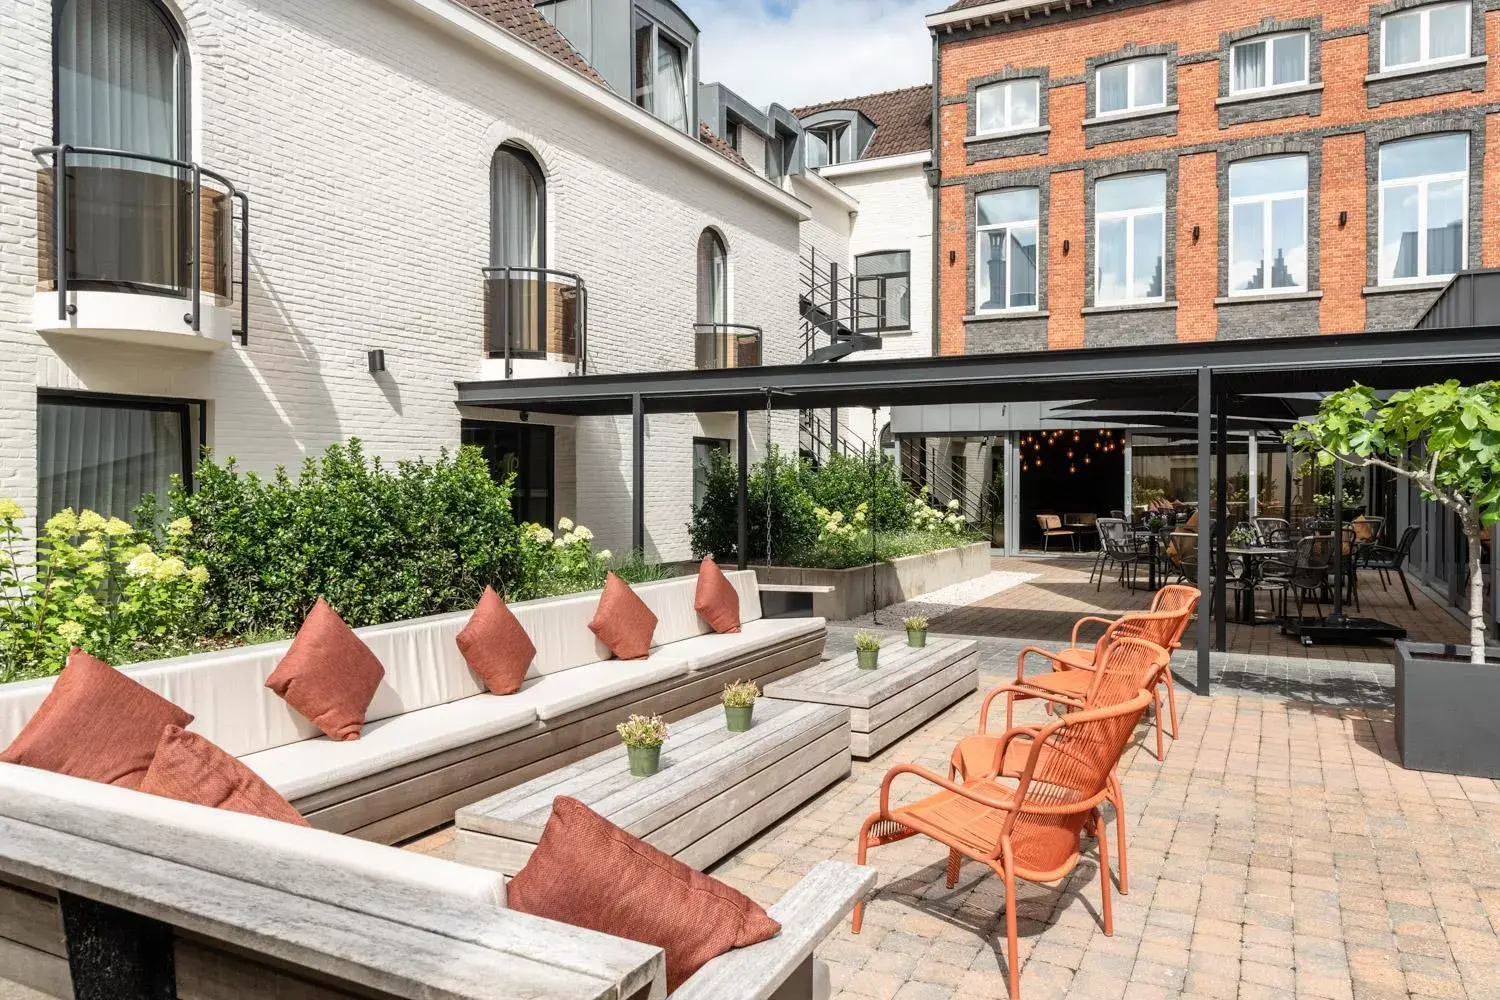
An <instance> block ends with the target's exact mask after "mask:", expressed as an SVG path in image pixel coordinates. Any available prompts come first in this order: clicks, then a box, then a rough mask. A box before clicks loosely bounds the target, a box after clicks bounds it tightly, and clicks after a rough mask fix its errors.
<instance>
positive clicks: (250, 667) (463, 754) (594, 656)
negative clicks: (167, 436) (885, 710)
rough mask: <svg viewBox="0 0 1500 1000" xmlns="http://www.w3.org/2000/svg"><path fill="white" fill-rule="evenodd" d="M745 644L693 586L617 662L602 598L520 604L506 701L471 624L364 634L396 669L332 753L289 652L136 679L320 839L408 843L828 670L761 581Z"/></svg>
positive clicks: (22, 709)
mask: <svg viewBox="0 0 1500 1000" xmlns="http://www.w3.org/2000/svg"><path fill="white" fill-rule="evenodd" d="M726 575H727V576H728V578H729V580H730V581H731V583H733V585H734V587H735V590H736V591H737V593H738V594H739V599H740V617H741V622H742V625H741V629H742V630H741V632H739V633H737V634H731V635H718V634H715V633H713V632H712V631H710V629H709V628H708V626H707V625H706V624H705V623H704V622H703V620H702V619H701V618H699V616H698V614H697V613H696V611H694V609H693V599H694V593H695V589H696V584H697V580H696V577H684V578H680V579H676V580H668V581H664V582H661V583H651V584H644V585H641V586H638V587H636V588H635V590H636V592H637V593H638V594H639V595H640V596H641V598H642V600H644V601H645V603H646V604H647V605H648V606H649V607H650V608H651V610H652V611H653V612H654V613H655V614H656V616H657V618H658V619H659V623H658V625H657V628H656V633H655V638H654V642H653V646H652V650H651V655H650V656H649V657H648V658H647V659H644V660H630V661H625V660H617V659H612V658H611V656H610V653H609V651H608V649H607V648H606V647H605V646H604V645H603V644H601V643H600V642H599V641H598V639H597V638H595V636H594V634H593V633H592V632H591V631H590V630H589V628H588V623H589V621H590V620H591V619H592V618H593V616H594V612H595V609H596V607H597V605H598V601H599V594H598V592H592V593H586V594H578V595H574V596H570V597H565V598H555V599H548V600H541V601H530V602H525V603H518V604H515V605H512V610H513V611H514V612H515V614H516V617H517V618H518V619H519V620H520V622H521V624H522V625H523V626H524V627H525V628H526V631H527V633H528V634H529V635H530V636H531V638H532V640H533V642H534V643H535V645H536V648H537V656H536V660H535V662H534V663H533V664H532V667H531V670H530V673H529V674H528V675H527V680H526V681H525V683H524V685H523V686H522V689H521V690H520V691H519V692H517V693H516V694H513V695H506V696H495V695H492V694H489V693H487V692H486V691H485V689H484V687H483V685H482V684H481V683H480V681H479V680H478V679H477V678H476V677H475V675H474V674H473V673H472V672H471V671H470V669H469V667H468V665H467V664H466V663H465V661H464V658H463V656H462V655H461V653H460V652H459V649H458V647H457V644H456V642H455V637H456V636H457V635H458V633H459V632H460V631H461V630H462V629H463V627H464V626H465V625H466V624H467V623H468V620H469V614H468V613H467V612H465V613H460V614H450V615H441V616H436V617H430V618H422V619H416V620H413V621H406V622H398V623H394V624H389V625H378V626H373V627H370V628H363V629H358V630H356V631H357V633H358V635H359V636H360V638H361V639H362V640H364V642H365V644H366V645H368V646H369V647H370V649H371V650H372V651H373V652H374V653H375V655H376V656H377V657H378V658H379V659H380V661H381V663H382V665H383V666H384V667H385V679H384V680H383V681H382V682H381V685H380V688H379V690H378V691H377V692H376V695H375V699H374V701H373V702H372V704H371V705H370V708H369V711H368V713H367V714H366V720H367V721H366V725H365V727H364V731H363V734H362V736H361V738H360V739H359V740H357V741H353V742H346V743H340V742H334V741H331V740H329V739H327V738H326V737H323V736H322V735H321V734H320V733H319V731H318V730H317V728H316V727H315V726H313V725H312V724H311V723H309V722H308V721H307V720H306V719H304V718H302V717H301V716H300V715H299V714H298V713H297V712H295V711H294V710H292V709H291V708H290V707H289V706H288V705H287V704H286V703H285V702H283V701H282V700H281V699H280V698H279V697H277V696H276V695H275V694H274V693H272V692H271V691H269V690H268V689H267V688H266V687H265V681H266V678H267V677H268V676H269V675H270V673H271V672H272V671H273V670H274V669H275V668H276V665H277V664H278V663H279V662H280V661H281V659H282V657H283V656H284V655H285V654H286V651H287V648H288V644H287V643H284V642H283V643H271V644H266V645H257V646H247V647H243V648H238V649H231V650H225V651H222V652H215V653H206V654H200V655H195V656H188V657H181V658H178V659H171V660H162V661H158V662H155V663H149V664H144V665H142V666H138V667H133V668H128V669H127V671H126V672H127V673H128V674H129V675H130V676H131V677H132V678H134V679H135V680H137V681H139V682H140V683H142V684H144V685H145V686H146V687H149V688H151V689H152V690H154V691H156V692H157V693H159V694H161V695H162V696H163V697H165V698H167V699H168V700H169V701H172V702H174V703H176V704H177V705H179V706H181V707H182V708H184V709H186V710H187V711H188V712H191V713H192V714H193V715H194V717H195V719H194V722H193V724H192V726H191V728H192V729H193V730H195V731H197V732H200V733H202V734H203V735H204V736H206V737H207V738H208V739H210V740H212V741H213V742H214V743H216V744H218V745H219V746H220V747H223V748H224V749H225V750H226V751H228V752H229V753H231V754H234V755H235V756H237V757H239V758H241V759H242V760H243V761H244V762H245V763H246V764H247V765H249V766H250V767H251V768H252V769H253V770H255V771H256V772H257V773H258V774H259V775H260V776H261V777H263V778H265V779H266V781H267V782H268V783H269V784H270V785H271V786H272V787H274V788H275V789H276V790H277V791H279V792H280V793H281V794H282V795H284V796H285V797H286V798H287V799H289V800H290V801H291V802H292V804H293V805H294V806H296V807H297V809H298V810H299V811H300V812H301V813H302V814H303V815H304V816H306V817H307V819H308V821H309V822H311V823H312V824H313V825H314V826H316V827H319V828H321V829H324V830H330V831H334V832H337V833H347V834H351V835H353V836H355V837H359V838H362V839H366V840H375V841H380V842H382V843H396V842H399V841H402V840H405V839H408V838H410V837H413V836H416V835H417V834H420V833H423V832H425V831H427V830H430V829H433V828H435V827H438V826H440V825H442V824H444V823H447V822H449V821H451V820H452V819H453V816H454V813H455V812H457V810H458V809H460V808H462V807H464V806H466V805H469V804H471V803H473V802H477V801H479V800H480V799H483V798H486V797H488V796H491V795H494V794H495V793H496V792H499V791H503V790H504V789H506V788H510V787H512V786H514V785H517V784H520V783H522V782H524V781H528V780H530V779H532V778H534V777H536V776H538V775H541V774H545V773H547V772H549V771H551V770H554V769H556V768H558V767H561V766H563V765H566V764H569V763H572V762H573V761H576V760H580V759H582V758H584V757H587V756H588V755H590V754H592V753H594V752H596V751H598V750H600V749H602V748H604V747H606V746H609V745H611V744H614V743H615V742H617V739H618V737H617V736H616V734H615V732H614V727H615V725H616V723H618V722H620V721H622V720H623V719H624V718H626V717H627V716H628V715H630V714H631V713H633V712H639V713H657V714H660V715H663V716H665V717H666V718H667V719H669V720H672V719H679V718H682V717H685V716H687V715H691V714H692V713H694V712H696V711H699V710H701V709H703V708H705V707H708V706H709V705H711V704H713V703H715V702H716V701H717V700H718V698H719V695H720V692H721V691H722V689H723V686H724V684H725V683H726V682H727V681H730V680H736V679H744V680H754V681H758V682H761V683H765V682H768V681H772V680H775V679H777V678H780V677H784V676H788V675H790V674H793V673H796V672H797V671H799V670H802V669H804V668H806V667H808V666H811V665H813V664H815V663H817V662H818V661H819V659H820V658H821V656H822V652H823V643H824V639H825V636H826V630H825V628H824V622H823V620H822V619H819V618H803V619H767V618H764V617H762V615H761V605H760V597H759V591H758V588H757V586H756V582H755V574H754V573H751V572H731V573H728V574H726ZM52 683H53V682H52V680H50V679H47V680H39V681H30V682H23V683H19V684H10V685H5V686H3V687H0V746H4V745H6V744H7V743H9V742H10V741H11V740H12V739H13V738H14V737H15V735H16V734H17V733H18V732H20V730H21V728H22V726H23V725H25V723H26V721H27V720H28V719H29V718H30V717H31V716H32V714H33V713H34V712H35V711H36V709H37V707H38V706H39V705H40V704H41V702H42V700H43V699H44V698H45V697H46V695H47V692H48V691H50V690H51V686H52Z"/></svg>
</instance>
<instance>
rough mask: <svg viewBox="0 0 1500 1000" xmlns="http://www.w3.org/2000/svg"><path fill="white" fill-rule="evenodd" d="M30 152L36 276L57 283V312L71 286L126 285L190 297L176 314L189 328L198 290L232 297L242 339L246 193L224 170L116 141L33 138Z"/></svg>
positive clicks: (246, 317) (246, 321)
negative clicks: (107, 145)
mask: <svg viewBox="0 0 1500 1000" xmlns="http://www.w3.org/2000/svg"><path fill="white" fill-rule="evenodd" d="M32 154H33V155H34V156H36V158H37V159H38V161H40V162H41V163H42V169H41V171H40V172H39V174H38V178H37V201H38V212H37V216H38V219H39V225H40V228H41V233H40V239H39V240H38V241H37V274H38V281H39V287H41V288H44V289H46V290H49V291H52V290H55V291H56V292H57V317H58V319H59V320H62V321H64V322H66V321H67V319H68V317H69V316H70V315H72V314H74V313H75V312H76V311H77V309H76V307H75V306H74V304H73V303H71V302H70V301H69V300H68V293H69V291H70V290H71V291H79V290H94V291H99V290H103V291H125V292H134V293H139V294H146V295H163V296H169V297H174V298H182V299H187V300H189V301H190V306H189V309H188V312H187V313H186V314H185V315H184V316H183V322H184V323H185V324H187V325H188V326H190V327H191V328H192V330H193V332H194V333H197V332H199V331H200V330H201V329H202V318H203V293H204V292H207V293H208V294H209V295H211V296H212V297H213V301H214V304H215V305H221V306H228V305H231V304H233V303H235V302H236V301H238V303H239V307H240V315H239V329H237V330H235V331H234V333H235V336H237V337H238V338H239V339H240V343H242V344H243V343H246V342H247V341H248V339H249V330H250V309H249V302H248V296H247V295H246V294H245V290H246V289H247V288H248V287H249V280H250V264H249V253H248V248H249V246H250V199H249V197H248V196H247V195H246V194H245V193H244V192H243V191H240V190H239V189H237V188H236V187H235V186H234V184H233V182H231V181H230V180H229V178H227V177H225V176H224V175H223V174H220V173H218V172H217V171H214V170H210V169H209V168H207V167H204V166H202V165H200V164H197V163H192V162H189V161H187V160H173V159H169V158H167V157H162V156H150V155H147V154H145V153H130V152H126V151H124V150H119V149H100V148H95V147H91V146H70V145H61V146H42V147H38V148H37V149H34V150H32ZM236 203H238V206H239V208H238V219H236V210H235V205H236ZM236 221H238V223H239V227H238V228H239V247H238V251H237V252H236V247H235V245H234V244H235V240H234V231H235V223H236ZM59 247H61V248H62V252H58V248H59ZM236 286H238V287H237V288H236Z"/></svg>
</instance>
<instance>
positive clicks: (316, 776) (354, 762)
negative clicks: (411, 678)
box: [240, 694, 537, 800]
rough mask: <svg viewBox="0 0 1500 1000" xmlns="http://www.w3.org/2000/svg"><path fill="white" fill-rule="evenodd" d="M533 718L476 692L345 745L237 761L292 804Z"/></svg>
mask: <svg viewBox="0 0 1500 1000" xmlns="http://www.w3.org/2000/svg"><path fill="white" fill-rule="evenodd" d="M536 718H537V716H536V710H535V709H534V708H532V707H531V706H530V705H524V704H521V703H519V702H513V701H511V700H510V699H509V698H499V697H496V696H495V695H492V694H481V695H474V696H473V697H470V698H465V699H463V700H462V701H453V702H449V703H448V704H446V705H434V706H433V707H431V708H423V709H418V710H417V711H415V712H408V713H406V714H405V715H398V716H396V717H395V718H391V719H382V720H381V721H379V722H372V723H370V724H368V725H366V726H365V728H364V732H363V733H362V734H361V735H360V738H359V739H357V740H352V741H350V742H347V743H336V742H334V741H333V740H330V739H328V738H327V737H326V736H319V737H318V738H317V739H312V740H303V741H302V742H300V743H288V744H286V745H284V746H279V747H273V748H271V749H270V750H262V751H260V752H259V753H252V754H248V755H246V756H244V757H242V758H240V759H241V760H243V761H244V762H245V764H246V765H247V766H248V767H250V769H251V770H253V771H254V772H255V773H256V774H258V775H260V776H261V777H262V778H264V779H265V780H266V783H267V784H269V785H270V786H271V787H272V788H274V789H276V790H277V791H278V792H280V793H281V794H282V795H284V796H286V797H287V798H288V799H292V800H296V799H300V798H305V797H306V796H308V795H313V794H315V793H317V792H322V791H326V790H327V789H330V788H336V787H338V786H340V785H346V784H348V783H349V782H351V781H356V780H358V779H360V778H365V777H368V776H370V775H372V774H379V773H380V772H382V771H388V770H390V769H391V768H393V767H400V766H401V765H402V764H409V763H411V762H412V761H416V760H421V759H423V758H424V757H431V756H433V755H434V754H440V753H443V752H444V751H447V750H454V749H457V748H458V747H463V746H468V745H470V744H472V743H478V742H479V741H480V740H486V739H489V738H491V737H494V736H499V735H501V734H503V733H509V732H513V731H515V730H517V729H520V728H522V727H524V726H529V725H530V724H531V723H533V722H535V721H536Z"/></svg>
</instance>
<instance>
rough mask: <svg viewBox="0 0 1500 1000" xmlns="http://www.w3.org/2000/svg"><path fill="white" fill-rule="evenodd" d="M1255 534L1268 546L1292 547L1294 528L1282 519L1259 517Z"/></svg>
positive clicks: (1256, 520) (1256, 521)
mask: <svg viewBox="0 0 1500 1000" xmlns="http://www.w3.org/2000/svg"><path fill="white" fill-rule="evenodd" d="M1255 533H1256V534H1258V535H1260V540H1261V541H1263V542H1265V543H1266V544H1267V545H1290V544H1291V541H1292V526H1291V524H1290V523H1289V522H1288V521H1286V520H1285V519H1284V518H1280V517H1257V518H1256V519H1255Z"/></svg>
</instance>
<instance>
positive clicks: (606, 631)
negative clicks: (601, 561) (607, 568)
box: [589, 573, 656, 660]
mask: <svg viewBox="0 0 1500 1000" xmlns="http://www.w3.org/2000/svg"><path fill="white" fill-rule="evenodd" d="M589 631H591V632H593V633H594V634H595V635H597V636H598V637H599V641H600V642H602V643H604V644H605V645H606V646H608V647H609V651H610V652H611V653H614V654H615V655H616V656H618V657H619V658H620V659H622V660H644V659H645V658H646V657H648V656H650V655H651V637H652V636H653V635H655V634H656V615H655V614H653V613H652V611H651V609H650V608H648V607H646V602H645V601H643V600H641V598H640V595H639V594H637V593H636V592H635V591H633V590H631V589H630V584H628V583H626V582H625V581H624V580H622V579H620V578H619V577H618V576H615V575H614V574H613V573H611V574H609V577H608V578H607V579H606V580H605V581H604V592H603V593H602V594H600V595H599V609H598V610H597V611H595V612H594V620H593V621H591V622H589Z"/></svg>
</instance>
